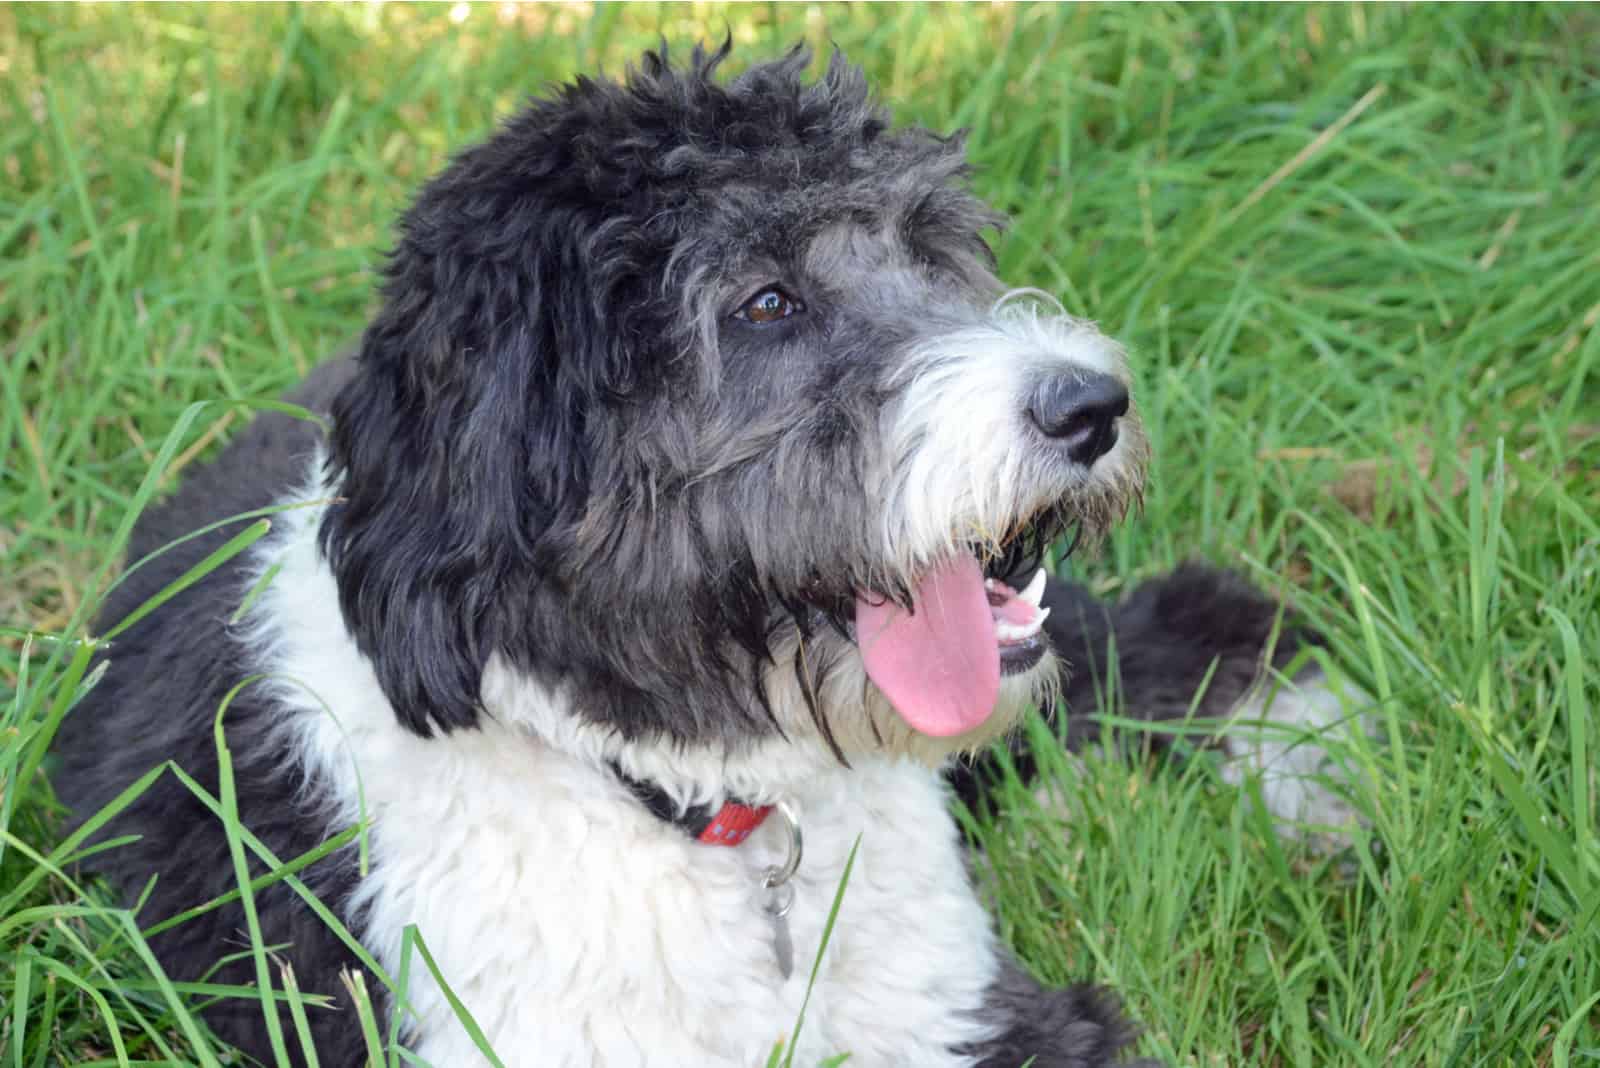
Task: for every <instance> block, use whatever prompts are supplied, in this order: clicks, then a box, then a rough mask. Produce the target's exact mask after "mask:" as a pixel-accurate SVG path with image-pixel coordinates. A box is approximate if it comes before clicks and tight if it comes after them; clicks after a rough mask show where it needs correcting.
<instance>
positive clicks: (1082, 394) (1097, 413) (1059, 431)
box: [1028, 372, 1128, 465]
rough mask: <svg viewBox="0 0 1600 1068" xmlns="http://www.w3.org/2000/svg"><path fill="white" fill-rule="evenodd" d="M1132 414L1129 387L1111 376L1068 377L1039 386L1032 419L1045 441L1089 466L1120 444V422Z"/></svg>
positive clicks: (1030, 413) (1030, 404)
mask: <svg viewBox="0 0 1600 1068" xmlns="http://www.w3.org/2000/svg"><path fill="white" fill-rule="evenodd" d="M1127 414H1128V387H1127V386H1124V385H1123V384H1122V383H1121V382H1118V381H1117V380H1116V379H1115V378H1112V377H1111V376H1110V375H1102V374H1095V373H1093V372H1089V373H1086V374H1065V375H1059V376H1057V377H1055V378H1048V379H1045V381H1043V382H1041V383H1040V384H1039V387H1038V388H1037V389H1035V390H1034V391H1033V396H1032V397H1030V398H1029V399H1028V417H1029V418H1030V419H1032V420H1033V424H1034V426H1037V427H1038V428H1039V430H1040V431H1041V432H1042V433H1043V434H1044V436H1045V437H1047V438H1050V439H1051V440H1052V441H1053V442H1055V443H1056V444H1057V445H1059V446H1060V447H1061V448H1063V449H1065V450H1066V453H1067V455H1068V456H1070V457H1071V458H1072V459H1073V460H1074V461H1075V462H1077V463H1080V464H1084V465H1088V464H1092V463H1094V462H1095V461H1096V460H1098V459H1100V457H1102V456H1104V455H1105V454H1106V453H1108V452H1110V451H1111V446H1113V445H1115V444H1116V443H1117V420H1118V419H1120V418H1122V417H1123V416H1124V415H1127Z"/></svg>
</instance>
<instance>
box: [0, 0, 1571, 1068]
mask: <svg viewBox="0 0 1600 1068" xmlns="http://www.w3.org/2000/svg"><path fill="white" fill-rule="evenodd" d="M725 29H727V30H728V31H730V32H731V33H732V35H733V37H734V39H735V42H736V44H737V45H738V46H739V48H738V52H737V54H736V58H737V60H738V61H739V62H740V63H742V62H747V61H748V59H749V58H750V57H752V56H758V55H770V54H772V53H774V52H775V51H777V50H779V49H780V48H781V47H783V46H784V45H785V44H787V43H790V42H793V41H795V40H797V39H805V40H808V41H810V42H812V43H813V44H815V45H818V46H822V47H824V48H825V47H826V45H827V42H829V41H833V42H836V43H837V44H838V45H839V46H840V47H842V48H843V49H844V50H845V52H846V53H848V54H849V55H850V56H851V57H852V58H854V59H855V60H856V61H857V62H859V63H861V64H863V65H864V66H865V67H866V68H867V70H868V72H869V74H870V75H871V77H872V78H873V79H874V80H875V82H876V84H877V85H878V86H879V87H880V89H881V92H882V94H883V96H884V97H885V98H886V100H888V101H889V102H890V103H891V104H892V105H893V107H894V110H895V112H896V113H897V115H899V116H900V117H902V118H904V119H907V120H918V121H921V122H924V123H928V124H931V125H933V126H935V127H938V128H942V129H948V128H953V127H956V126H968V127H971V128H972V130H973V137H972V151H973V155H974V158H975V160H976V162H977V163H978V165H979V167H980V172H979V175H978V178H977V183H978V186H979V188H980V190H981V191H982V192H983V193H984V194H985V195H986V196H988V197H989V198H991V199H992V200H993V201H994V202H995V203H996V204H998V205H1000V206H1001V207H1003V208H1005V209H1006V210H1008V211H1010V212H1011V213H1012V214H1013V216H1014V219H1015V224H1014V226H1013V227H1012V228H1011V229H1010V230H1009V231H1008V232H1007V233H1005V234H1003V235H1000V236H999V237H998V238H997V239H996V243H997V248H998V252H999V256H1000V261H1001V265H1002V268H1003V273H1004V275H1005V276H1006V277H1007V278H1008V279H1010V280H1012V281H1013V282H1014V283H1016V284H1031V285H1036V286H1039V287H1041V288H1044V289H1047V290H1049V291H1051V292H1053V293H1055V294H1057V295H1059V296H1060V297H1061V299H1062V300H1063V301H1064V302H1065V303H1066V304H1067V306H1068V307H1069V308H1070V309H1071V310H1073V311H1075V312H1078V313H1081V314H1084V315H1087V316H1090V317H1092V318H1094V319H1097V320H1099V321H1100V322H1101V323H1102V324H1103V325H1104V326H1105V327H1106V328H1107V329H1108V330H1109V331H1111V332H1113V333H1115V334H1117V335H1119V336H1120V337H1121V338H1123V339H1124V340H1125V341H1126V342H1127V343H1128V344H1129V346H1130V349H1131V351H1132V352H1133V353H1134V358H1135V366H1136V374H1137V377H1138V380H1139V386H1140V399H1141V404H1142V408H1143V411H1144V414H1145V417H1146V419H1147V421H1148V425H1149V428H1150V431H1151V435H1152V439H1153V445H1154V450H1155V462H1154V467H1153V471H1152V477H1151V480H1150V485H1149V490H1148V493H1147V495H1146V502H1145V509H1144V513H1143V515H1142V517H1137V518H1135V519H1134V520H1133V521H1131V522H1129V523H1128V524H1126V525H1125V526H1124V527H1123V529H1121V530H1120V531H1119V533H1118V534H1117V535H1116V537H1115V538H1114V539H1113V541H1112V542H1111V544H1110V545H1109V547H1108V549H1107V551H1106V552H1105V553H1103V554H1102V555H1101V556H1100V557H1099V558H1098V559H1095V560H1092V561H1088V562H1086V563H1083V564H1078V565H1076V566H1079V567H1081V568H1082V569H1083V572H1082V573H1084V574H1086V575H1087V576H1088V577H1089V578H1090V579H1091V580H1092V581H1094V582H1096V583H1097V584H1099V586H1100V587H1101V588H1102V589H1103V590H1104V591H1106V592H1107V593H1108V594H1115V593H1116V592H1117V591H1118V590H1119V589H1122V588H1124V587H1126V586H1127V585H1129V584H1130V583H1133V582H1136V581H1138V580H1139V579H1141V578H1143V577H1147V576H1149V575H1151V574H1153V573H1156V572H1158V571H1160V570H1162V569H1164V568H1166V567H1168V566H1170V565H1172V564H1173V563H1175V562H1177V561H1179V560H1181V559H1183V558H1186V557H1191V556H1198V557H1205V558H1209V559H1212V560H1215V561H1219V562H1227V563H1231V564H1233V565H1234V566H1237V567H1239V568H1241V569H1243V570H1245V571H1247V572H1249V573H1251V574H1252V575H1254V576H1255V577H1256V578H1257V580H1258V581H1260V582H1262V583H1265V584H1267V585H1269V586H1271V587H1272V588H1275V589H1279V590H1281V591H1283V592H1284V593H1286V594H1287V595H1288V596H1290V597H1291V598H1292V599H1293V600H1294V601H1295V602H1296V603H1297V604H1298V605H1300V606H1301V607H1303V608H1304V609H1305V610H1306V611H1308V612H1309V613H1311V614H1312V616H1313V617H1314V618H1315V619H1317V620H1318V621H1319V622H1320V623H1321V625H1322V626H1323V627H1324V628H1325V629H1326V631H1327V633H1328V634H1329V636H1330V640H1331V648H1332V649H1333V651H1334V653H1335V655H1336V656H1337V658H1338V659H1339V660H1340V662H1341V663H1343V664H1344V665H1345V666H1346V668H1347V670H1348V672H1349V673H1350V674H1351V675H1352V676H1353V677H1354V678H1355V679H1356V680H1358V681H1359V682H1360V683H1361V684H1362V685H1363V686H1364V687H1365V688H1366V689H1367V690H1369V691H1370V692H1371V693H1373V694H1374V695H1376V696H1377V698H1378V701H1379V718H1380V726H1379V732H1378V737H1377V738H1376V739H1375V740H1374V742H1373V744H1372V745H1371V746H1367V747H1360V748H1357V749H1352V750H1351V751H1349V752H1348V753H1346V754H1344V755H1345V756H1346V757H1347V759H1348V762H1349V765H1350V767H1351V769H1352V775H1353V784H1352V787H1351V789H1352V793H1353V796H1354V799H1355V801H1356V802H1357V804H1358V805H1359V807H1360V809H1361V810H1362V811H1363V813H1364V814H1365V815H1366V817H1367V818H1368V819H1369V820H1370V831H1369V832H1367V833H1363V834H1361V835H1359V836H1358V839H1357V841H1356V843H1355V845H1354V846H1353V848H1351V849H1350V850H1348V851H1346V852H1344V853H1342V854H1339V855H1336V856H1332V857H1325V856H1319V855H1316V854H1313V853H1309V852H1306V851H1303V850H1300V849H1297V848H1294V847H1292V846H1289V845H1287V844H1283V843H1280V841H1279V840H1278V839H1277V838H1276V837H1275V836H1274V835H1273V833H1272V831H1271V829H1270V828H1268V827H1267V826H1265V825H1264V824H1263V822H1262V821H1261V820H1260V819H1259V818H1257V817H1256V816H1255V815H1254V814H1253V810H1252V809H1251V807H1250V806H1249V805H1248V804H1247V803H1245V800H1244V798H1243V797H1242V796H1241V795H1240V793H1239V792H1238V791H1236V790H1234V789H1232V788H1229V787H1227V786H1225V785H1223V784H1221V783H1220V782H1219V781H1218V779H1217V776H1216V773H1215V769H1214V767H1212V766H1211V765H1210V764H1209V763H1208V762H1207V761H1205V760H1195V761H1191V762H1188V763H1186V764H1184V765H1182V766H1179V767H1169V768H1162V769H1150V768H1144V767H1137V766H1134V765H1132V764H1130V763H1128V762H1127V761H1126V760H1124V759H1121V758H1117V757H1114V756H1094V757H1092V758H1091V759H1090V760H1089V761H1087V763H1086V764H1085V765H1083V766H1081V767H1080V766H1076V765H1072V764H1069V763H1067V762H1066V761H1063V760H1055V761H1051V760H1046V761H1045V764H1044V770H1045V775H1046V777H1047V779H1048V780H1049V786H1050V788H1051V790H1052V792H1054V793H1055V794H1057V795H1058V798H1059V800H1058V801H1057V803H1056V804H1055V805H1054V806H1052V807H1051V808H1050V809H1049V811H1046V810H1045V809H1042V808H1041V807H1040V805H1039V803H1038V802H1037V801H1035V799H1034V797H1033V795H1032V794H1031V793H1030V792H1028V791H1026V790H1023V789H1020V788H1019V789H1015V790H1013V792H1014V793H1015V794H1016V796H1015V798H1014V804H1013V805H1011V806H1010V807H1009V808H1008V809H1007V812H1006V815H1004V816H1003V817H1001V818H999V819H998V820H996V821H992V822H990V821H984V822H981V823H979V824H977V825H975V826H974V834H975V835H976V836H977V837H978V838H980V839H981V840H982V842H983V843H984V845H985V847H986V848H987V850H988V854H989V857H990V859H991V865H990V868H991V869H992V870H991V874H990V876H989V877H988V878H989V881H990V884H991V885H990V886H989V889H990V891H991V892H992V893H993V894H994V896H995V897H996V900H997V911H998V914H999V917H1000V922H1001V925H1002V929H1003V931H1004V934H1005V936H1006V937H1007V938H1008V939H1009V940H1011V941H1012V942H1013V944H1015V945H1016V946H1017V947H1018V949H1019V950H1020V952H1021V953H1022V954H1023V955H1024V957H1025V958H1026V959H1027V960H1028V961H1029V963H1030V964H1031V965H1032V967H1033V968H1034V969H1035V970H1036V971H1037V972H1038V973H1039V974H1040V975H1041V976H1044V977H1046V978H1048V979H1051V980H1065V979H1066V978H1068V977H1082V976H1093V977H1094V978H1096V979H1097V980H1100V981H1104V982H1107V983H1110V984H1112V985H1114V986H1115V987H1117V988H1118V989H1119V990H1120V991H1121V992H1122V993H1123V994H1124V995H1125V997H1126V999H1127V1001H1128V1003H1129V1006H1130V1009H1131V1010H1132V1012H1133V1013H1134V1014H1135V1015H1136V1016H1138V1017H1139V1018H1140V1019H1141V1020H1143V1021H1144V1022H1145V1023H1146V1025H1147V1031H1146V1034H1145V1036H1144V1037H1143V1039H1142V1040H1141V1049H1142V1050H1143V1051H1145V1052H1147V1053H1148V1054H1150V1055H1156V1056H1162V1057H1166V1058H1169V1059H1171V1060H1173V1061H1174V1062H1175V1063H1181V1064H1186V1065H1188V1064H1193V1065H1242V1064H1264V1065H1439V1066H1445V1065H1451V1066H1456V1065H1463V1066H1464V1065H1538V1066H1545V1065H1550V1066H1555V1068H1567V1066H1579V1065H1585V1064H1600V1000H1597V999H1600V845H1597V832H1596V810H1597V804H1596V792H1597V783H1596V781H1595V780H1596V775H1595V771H1594V769H1595V764H1596V760H1595V756H1594V752H1595V750H1596V748H1600V668H1597V667H1596V666H1595V665H1596V663H1597V661H1600V48H1597V47H1596V44H1595V42H1596V41H1600V9H1597V8H1595V7H1552V8H1538V9H1534V8H1525V7H1466V8H1457V7H1414V8H1398V7H1387V6H1386V7H1361V6H1348V7H1346V6H1338V7H1332V6H1330V7H1310V8H1307V7H1298V6H1263V7H1248V8H1245V7H1229V6H1220V7H1193V8H1168V7H1144V6H1139V7H1049V8H1043V7H1041V8H1033V7H1024V6H1013V5H1005V6H999V7H984V8H967V7H939V8H922V7H914V6H908V7H892V8H887V7H886V8H850V9H836V8H833V7H827V6H807V5H792V6H791V5H772V6H770V7H769V6H761V7H749V8H722V7H713V6H706V5H695V6H692V7H654V6H640V7H628V8H625V9H619V8H613V7H605V8H599V9H591V8H590V7H589V6H588V5H581V6H571V7H557V8H527V7H523V8H508V7H484V8H475V9H472V10H470V11H469V10H466V9H464V8H463V9H449V8H437V9H411V8H399V7H390V6H377V5H365V4H361V5H355V4H350V5H339V6H334V7H325V8H317V9H304V10H301V9H294V10H287V9H282V8H259V9H258V8H254V7H251V8H249V9H235V8H220V9H186V8H168V7H159V8H155V7H152V8H123V7H116V6H110V7H101V6H89V7H82V8H80V7H76V6H74V7H32V6H28V7H22V6H18V7H10V8H4V9H0V168H3V170H4V178H3V180H0V558H3V572H0V626H3V627H4V628H5V630H4V631H3V632H0V717H3V718H0V1006H3V1008H0V1066H5V1068H11V1066H15V1068H36V1066H54V1065H62V1064H79V1063H90V1062H93V1063H121V1064H128V1063H156V1062H160V1063H180V1062H181V1063H204V1064H217V1063H219V1060H218V1058H219V1056H221V1051H220V1050H218V1049H216V1048H215V1047H213V1046H212V1045H210V1044H208V1043H207V1041H206V1039H205V1036H204V1034H203V1033H202V1032H201V1031H200V1030H198V1029H197V1028H198V1025H197V1024H196V1022H195V1020H196V1018H195V1017H194V1016H193V1013H192V1009H193V1007H194V1005H195V1004H197V1003H198V1001H200V1000H201V999H203V998H204V997H206V996H210V995H211V994H214V993H215V992H214V991H208V990H206V989H204V988H196V989H190V988H175V987H174V986H173V985H172V984H171V982H170V981H168V980H167V979H166V978H165V977H164V976H161V975H160V974H159V973H158V972H157V971H155V970H154V969H153V962H151V961H150V960H149V959H148V955H147V954H146V953H144V952H143V951H142V941H141V936H140V927H139V918H138V917H137V916H130V915H129V914H128V913H125V912H121V911H119V910H117V909H115V908H113V907H112V905H111V904H110V903H109V902H110V898H109V897H108V896H107V895H105V894H104V893H103V892H102V891H100V890H97V889H95V888H94V887H92V886H89V887H86V886H84V885H82V884H81V883H78V882H75V881H74V878H73V877H69V875H68V874H67V873H66V872H65V871H64V870H63V867H64V865H65V863H66V861H67V860H68V859H69V858H68V856H67V855H66V852H67V851H65V850H62V849H59V848H57V842H58V837H57V832H56V831H55V830H54V826H55V820H56V819H57V816H58V814H57V813H56V812H55V811H54V809H53V806H52V800H51V792H50V787H49V783H48V771H49V763H48V761H47V760H46V761H44V762H41V759H40V758H41V757H42V755H43V751H44V748H45V745H46V743H47V741H48V736H49V734H50V732H51V731H52V730H53V725H54V723H55V722H57V720H58V718H59V716H60V715H62V714H70V713H68V709H69V706H70V704H71V702H72V700H73V698H74V696H75V694H76V693H77V692H78V691H79V690H80V689H81V687H82V686H83V685H84V684H85V681H84V678H83V667H84V665H85V663H86V652H85V650H86V649H87V646H86V645H82V644H79V639H82V638H84V637H85V636H86V635H88V634H91V633H92V631H91V629H90V626H89V621H90V620H91V619H92V617H93V613H94V607H95V603H96V598H97V596H98V595H99V594H100V593H101V592H102V591H103V590H104V589H105V587H106V584H107V582H108V581H109V579H110V578H111V576H113V575H114V574H115V570H114V568H115V567H116V561H117V559H118V551H119V546H120V545H121V543H122V540H123V538H124V536H125V534H126V530H127V527H128V524H129V523H130V522H131V519H132V517H133V515H134V512H135V511H136V510H137V508H138V507H140V506H142V504H143V503H144V502H145V501H146V500H148V499H149V497H150V496H151V494H152V493H153V492H156V491H157V490H158V489H159V488H160V487H163V486H166V487H170V485H171V484H172V480H173V479H174V478H175V477H177V475H178V473H179V472H180V471H181V469H182V468H183V467H184V466H185V465H187V464H189V463H190V462H192V461H194V460H196V459H198V458H200V457H203V456H204V455H206V453H207V450H208V449H210V448H211V447H213V446H214V445H215V443H217V442H218V441H219V440H222V439H224V438H225V437H226V436H227V434H228V433H229V432H230V431H231V430H234V429H236V428H237V427H238V426H240V425H241V423H242V422H243V421H244V420H245V419H246V418H247V417H248V414H249V410H248V404H241V403H239V402H253V401H260V400H264V399H268V398H271V397H273V396H274V395H275V394H277V393H278V392H279V391H280V390H281V389H282V388H283V387H285V386H287V385H288V384H290V383H291V382H293V381H294V380H295V379H296V378H298V377H299V376H300V375H301V374H302V373H303V372H304V371H305V370H306V369H307V368H308V367H310V366H311V365H312V364H313V363H315V362H316V361H317V360H318V359H320V358H321V357H322V356H324V355H325V354H328V353H330V352H331V351H332V350H333V349H334V348H336V347H337V346H339V345H340V344H342V343H344V342H346V341H348V340H350V339H351V338H353V337H354V336H355V335H356V334H357V332H358V331H359V330H360V328H361V326H362V323H363V316H364V315H365V314H366V313H367V311H368V310H370V308H371V306H372V286H373V272H374V269H375V267H376V265H377V264H378V263H379V258H380V255H381V250H382V248H383V247H384V243H385V241H386V240H387V232H388V231H387V227H388V225H389V223H390V222H391V220H392V219H393V217H394V214H395V213H396V211H397V210H398V209H399V208H400V207H401V206H402V205H403V204H404V202H405V198H406V196H407V194H408V192H409V191H410V190H412V189H413V188H414V187H415V185H416V183H417V182H419V181H420V180H421V179H422V178H423V177H424V176H426V175H427V174H428V173H429V172H431V171H432V170H434V169H435V168H436V167H437V166H439V164H440V163H441V162H442V161H443V160H444V159H445V157H446V153H447V152H448V151H449V149H450V148H451V147H452V146H457V145H460V144H462V143H463V142H465V141H466V140H468V139H470V138H472V137H473V136H475V135H477V134H479V133H481V132H482V131H484V130H486V129H487V128H488V127H489V126H490V125H491V124H492V123H493V121H494V120H495V118H496V117H497V116H500V115H503V114H504V113H506V112H507V111H508V110H509V109H511V108H512V107H514V106H515V104H516V103H517V101H518V100H519V99H520V98H521V97H522V96H523V95H524V94H526V93H528V92H530V91H535V90H538V89H539V88H540V87H542V86H543V85H545V84H546V83H547V82H549V81H550V80H552V79H557V78H561V77H563V76H566V75H568V74H571V73H573V72H574V71H577V70H593V69H594V68H596V67H597V66H599V67H604V68H605V69H607V70H612V71H615V70H617V69H619V68H620V66H621V64H622V63H623V62H624V61H625V60H626V59H627V58H628V57H630V56H633V55H635V54H637V52H638V51H639V50H640V49H641V48H642V47H644V46H645V45H647V44H650V43H652V42H653V41H655V40H657V39H659V37H660V36H661V35H665V36H666V37H667V38H668V39H670V40H672V41H674V42H679V41H688V40H691V39H694V38H696V37H703V36H720V35H721V34H722V33H723V32H724V30H725ZM197 401H204V402H208V404H207V405H206V406H205V407H203V408H200V409H197V410H196V409H191V408H190V406H191V405H192V404H194V403H195V402H197ZM1063 813H1064V814H1065V815H1064V822H1063ZM840 922H841V923H848V910H847V909H846V912H845V914H844V915H843V917H842V918H841V920H840ZM244 996H249V994H248V993H246V994H245V995H244ZM223 1063H225V1061H224V1062H223Z"/></svg>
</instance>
